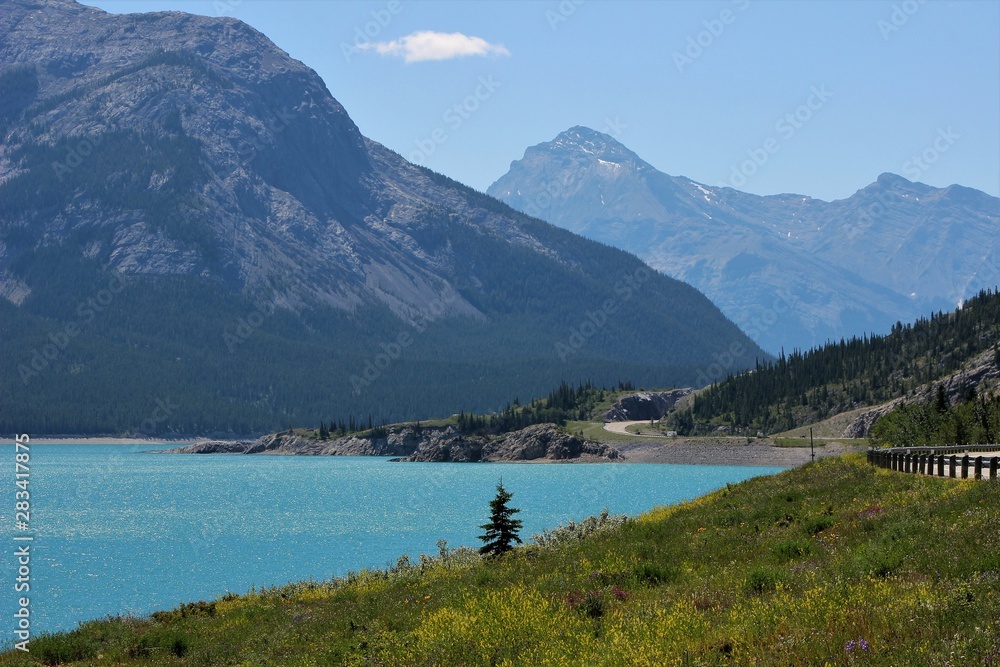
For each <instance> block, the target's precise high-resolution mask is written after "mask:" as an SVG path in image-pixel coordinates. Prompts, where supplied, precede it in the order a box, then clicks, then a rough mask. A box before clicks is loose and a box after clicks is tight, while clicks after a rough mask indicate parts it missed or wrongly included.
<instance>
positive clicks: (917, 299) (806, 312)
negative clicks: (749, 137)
mask: <svg viewBox="0 0 1000 667" xmlns="http://www.w3.org/2000/svg"><path fill="white" fill-rule="evenodd" d="M488 192H489V193H490V194H492V195H493V196H495V197H497V198H499V199H501V200H503V201H505V202H507V203H508V204H510V205H511V206H513V207H514V208H517V209H519V210H521V211H524V212H526V213H529V214H530V215H534V216H537V217H540V218H542V219H544V220H548V221H549V222H551V223H553V224H555V225H558V226H560V227H563V228H565V229H569V230H571V231H574V232H577V233H579V234H582V235H584V236H586V237H588V238H592V239H595V240H597V241H601V242H603V243H607V244H609V245H612V246H615V247H618V248H623V249H625V250H628V251H629V252H634V253H635V254H636V255H638V256H639V257H640V258H642V259H644V260H646V261H647V262H648V263H649V264H650V266H653V267H655V268H657V269H659V270H661V271H663V272H664V273H666V274H667V275H670V276H673V277H675V278H678V279H679V280H683V281H685V282H689V283H691V284H692V285H694V286H695V287H697V288H698V289H700V290H701V291H703V292H704V293H705V294H706V295H707V296H708V297H709V298H710V299H712V300H713V301H714V302H715V303H716V304H717V305H718V306H719V307H720V308H721V309H722V311H723V312H724V313H726V315H728V316H729V317H730V318H731V319H732V320H733V321H735V322H736V323H737V324H739V325H740V326H741V327H742V328H743V330H744V331H746V332H748V333H749V334H750V336H751V337H752V338H753V339H754V340H755V341H757V342H758V343H759V344H761V345H762V346H763V347H764V348H765V349H767V350H769V351H771V352H774V353H775V354H777V353H778V352H779V350H780V349H781V348H785V349H786V350H791V349H793V348H800V349H807V348H810V347H813V346H816V345H818V344H821V343H823V342H826V341H827V340H838V339H840V338H841V337H850V336H853V335H862V334H863V333H866V332H871V331H876V332H882V333H885V332H887V331H888V330H889V328H890V327H891V325H892V324H893V323H895V322H897V321H903V322H906V321H912V320H914V319H916V318H917V317H919V316H921V315H924V314H925V313H927V312H932V311H936V310H950V309H952V308H954V307H955V305H956V304H958V303H960V302H961V301H962V300H963V299H967V298H969V297H971V296H974V295H975V294H976V293H978V292H979V291H980V290H981V289H983V288H989V287H993V286H995V285H997V284H998V283H1000V199H997V198H996V197H991V196H989V195H987V194H985V193H983V192H979V191H977V190H972V189H969V188H964V187H961V186H958V185H953V186H950V187H947V188H932V187H929V186H927V185H924V184H921V183H912V182H910V181H908V180H906V179H905V178H902V177H900V176H896V175H893V174H883V175H881V176H879V178H878V180H877V181H876V182H875V183H873V184H871V185H869V186H868V187H866V188H863V189H862V190H859V191H858V192H857V193H855V194H854V195H853V196H851V197H849V198H847V199H843V200H837V201H833V202H826V201H821V200H818V199H812V198H810V197H806V196H802V195H792V194H783V195H776V196H769V197H760V196H757V195H752V194H748V193H745V192H741V191H739V190H735V189H733V188H729V187H715V186H708V185H704V184H701V183H696V182H695V181H692V180H690V179H687V178H684V177H678V176H669V175H667V174H664V173H663V172H660V171H658V170H657V169H656V168H654V167H653V166H651V165H650V164H649V163H647V162H645V161H644V160H642V159H641V158H640V157H639V156H638V155H636V154H635V153H633V152H632V151H631V150H629V149H628V148H626V147H625V146H623V145H622V144H621V143H619V142H618V141H617V140H615V139H614V138H613V137H611V136H609V135H606V134H603V133H600V132H596V131H594V130H591V129H589V128H585V127H574V128H571V129H569V130H567V131H566V132H563V133H562V134H560V135H559V136H558V137H556V138H555V139H554V140H553V141H551V142H546V143H542V144H539V145H537V146H532V147H530V148H528V149H527V150H526V151H525V153H524V157H523V158H522V159H521V160H517V161H515V162H513V163H511V167H510V170H509V171H508V172H507V173H506V174H505V175H503V176H502V177H501V178H499V179H498V180H497V181H496V182H495V183H494V184H493V185H492V186H490V188H489V190H488Z"/></svg>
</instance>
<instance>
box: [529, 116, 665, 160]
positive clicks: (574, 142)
mask: <svg viewBox="0 0 1000 667" xmlns="http://www.w3.org/2000/svg"><path fill="white" fill-rule="evenodd" d="M533 148H535V149H542V150H546V151H553V150H559V151H565V152H568V153H575V154H581V155H589V156H592V158H600V159H603V160H609V161H613V162H625V161H633V162H636V163H637V164H642V165H645V164H646V163H645V162H644V161H643V160H642V158H640V157H639V156H638V155H636V154H635V153H633V152H632V151H630V150H629V149H628V148H626V147H625V145H624V144H622V143H621V142H619V141H618V140H617V139H615V138H614V137H612V136H611V135H610V134H605V133H603V132H598V131H597V130H594V129H591V128H589V127H586V126H584V125H574V126H573V127H571V128H569V129H568V130H566V131H565V132H560V133H559V135H557V136H556V138H555V139H553V140H552V141H549V142H545V143H541V144H538V145H537V146H534V147H533ZM529 150H530V149H529Z"/></svg>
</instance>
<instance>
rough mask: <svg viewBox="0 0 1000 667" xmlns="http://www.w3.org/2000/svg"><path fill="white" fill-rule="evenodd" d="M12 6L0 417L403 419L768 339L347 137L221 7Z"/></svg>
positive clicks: (688, 365)
mask: <svg viewBox="0 0 1000 667" xmlns="http://www.w3.org/2000/svg"><path fill="white" fill-rule="evenodd" d="M0 10H2V11H0V137H2V143H0V296H2V297H3V298H0V335H2V338H3V340H4V352H5V354H4V355H3V359H2V361H0V369H2V372H3V376H4V377H5V378H9V379H10V381H8V382H5V383H3V386H2V387H0V400H2V402H3V405H4V411H3V414H2V415H0V422H2V424H3V426H2V427H3V428H7V429H8V430H11V429H17V430H28V429H31V430H33V431H35V432H46V433H59V432H132V431H140V432H143V433H189V434H208V433H220V434H221V433H253V432H264V431H271V430H276V429H279V428H284V427H285V426H286V425H287V424H288V423H295V424H297V425H298V424H303V423H304V424H309V423H312V424H315V423H317V422H318V421H319V420H320V419H326V420H331V419H337V418H344V419H346V418H347V416H348V415H353V416H355V417H358V419H359V420H360V419H362V418H363V416H365V415H368V416H369V417H371V416H374V418H375V419H376V420H378V419H379V418H385V419H387V420H389V421H401V420H405V419H412V418H422V417H426V416H427V415H429V414H448V413H449V412H451V411H458V410H459V409H466V410H479V411H484V410H489V409H495V408H497V407H499V406H501V405H502V404H503V401H505V400H507V399H508V398H509V397H510V396H519V395H520V396H532V395H539V394H540V393H542V392H543V391H546V390H547V389H548V388H549V387H551V386H554V385H555V384H557V383H558V381H559V380H562V379H567V380H570V381H575V380H577V379H586V378H591V379H593V380H594V381H595V382H604V383H614V382H616V381H618V380H621V379H630V380H634V381H636V382H642V383H644V384H649V385H669V384H673V385H682V384H691V383H694V382H696V381H697V377H699V375H698V374H699V372H702V369H704V368H705V367H707V366H708V365H709V364H712V363H718V362H717V359H723V360H724V361H725V363H726V365H727V366H731V367H732V368H734V369H736V368H745V367H747V366H749V365H752V364H753V363H754V360H755V358H757V357H761V356H763V355H764V353H763V351H762V350H761V349H760V348H758V347H757V346H756V345H755V344H754V343H753V342H752V341H750V340H749V339H748V338H747V337H746V336H745V335H744V334H743V333H742V332H740V331H739V330H738V328H737V327H736V326H735V325H734V324H733V323H732V322H730V321H729V320H728V319H727V318H726V317H725V316H723V315H722V313H721V312H719V310H718V309H717V308H716V307H715V306H714V305H712V304H711V303H710V302H709V301H708V300H707V299H706V298H705V297H704V296H703V295H702V294H700V293H698V292H697V291H696V290H694V289H693V288H691V287H690V286H688V285H686V284H683V283H681V282H678V281H676V280H674V279H671V278H668V277H665V276H663V275H661V274H659V273H657V272H655V271H652V270H650V269H649V268H648V267H647V266H646V265H645V264H643V263H642V262H641V261H639V260H638V259H636V258H635V257H634V256H632V255H629V254H627V253H624V252H621V251H618V250H614V249H611V248H607V247H605V246H602V245H600V244H597V243H593V242H591V241H587V240H584V239H581V238H579V237H577V236H575V235H573V234H570V233H568V232H566V231H564V230H561V229H558V228H556V227H553V226H551V225H549V224H547V223H544V222H541V221H539V220H536V219H533V218H530V217H528V216H526V215H523V214H521V213H518V212H516V211H514V210H512V209H510V208H508V207H507V206H506V205H504V204H502V203H500V202H498V201H497V200H495V199H493V198H491V197H488V196H485V195H483V194H481V193H478V192H476V191H474V190H471V189H469V188H466V187H464V186H462V185H460V184H459V183H456V182H454V181H451V180H450V179H447V178H445V177H443V176H440V175H438V174H435V173H433V172H431V171H429V170H426V169H423V168H420V167H417V166H414V165H412V164H410V163H408V162H406V161H405V160H404V159H402V158H401V157H400V156H399V155H397V154H395V153H393V152H392V151H390V150H388V149H386V148H385V147H383V146H381V145H380V144H378V143H377V142H375V141H372V140H370V139H367V138H365V137H363V136H362V135H361V134H360V132H359V131H358V128H357V126H356V125H355V124H354V122H353V121H352V120H351V118H350V117H349V116H348V114H347V112H346V111H345V109H344V108H343V107H342V106H341V105H340V104H339V103H338V102H337V100H336V99H335V98H334V97H333V95H332V94H331V93H330V91H329V90H328V89H327V87H326V85H325V84H324V82H323V81H322V80H321V79H320V78H319V76H318V75H317V74H316V73H315V72H313V71H312V70H311V69H309V68H308V67H307V66H305V65H304V64H302V63H300V62H298V61H295V60H293V59H292V58H290V57H289V56H288V55H287V54H286V53H285V52H283V51H281V50H280V49H279V48H277V47H276V46H275V45H274V44H273V43H271V42H270V41H269V40H268V39H267V38H266V37H265V36H264V35H262V34H261V33H259V32H257V31H256V30H254V29H252V28H250V27H249V26H247V25H245V24H243V23H241V22H239V21H237V20H234V19H230V18H207V17H200V16H193V15H190V14H184V13H179V12H161V13H150V14H130V15H112V14H108V13H105V12H103V11H100V10H98V9H94V8H90V7H87V6H84V5H81V4H79V3H76V2H73V1H71V0H0Z"/></svg>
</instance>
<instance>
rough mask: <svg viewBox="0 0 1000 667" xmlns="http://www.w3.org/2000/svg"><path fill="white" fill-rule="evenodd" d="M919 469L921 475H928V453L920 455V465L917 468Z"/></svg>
mask: <svg viewBox="0 0 1000 667" xmlns="http://www.w3.org/2000/svg"><path fill="white" fill-rule="evenodd" d="M917 471H918V472H919V473H920V474H921V475H926V474H927V455H926V454H921V455H920V465H919V467H918V468H917Z"/></svg>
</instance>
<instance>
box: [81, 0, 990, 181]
mask: <svg viewBox="0 0 1000 667" xmlns="http://www.w3.org/2000/svg"><path fill="white" fill-rule="evenodd" d="M85 4H90V5H94V6H98V7H101V8H102V9H105V10H107V11H113V12H133V11H156V10H163V9H176V10H181V11H187V12H192V13H197V14H206V15H215V16H218V15H226V16H232V17H235V18H238V19H240V20H243V21H245V22H247V23H249V24H250V25H252V26H254V27H255V28H257V29H258V30H260V31H261V32H263V33H264V34H266V35H267V36H268V37H270V38H271V40H272V41H274V42H275V43H276V44H277V45H278V46H279V47H281V48H282V49H284V50H285V51H287V52H288V53H290V54H291V55H292V56H293V57H295V58H297V59H299V60H301V61H303V62H304V63H306V64H307V65H309V66H310V67H312V68H313V69H315V70H316V71H317V72H318V73H319V74H320V76H322V77H323V79H324V80H325V81H326V84H327V86H328V87H329V89H330V91H331V92H332V93H333V95H334V97H336V98H337V99H338V100H339V101H340V102H341V103H342V104H343V105H344V106H345V108H346V109H347V111H348V113H350V115H351V117H352V118H353V119H354V122H355V123H357V125H358V126H359V127H360V128H361V131H362V132H363V133H364V134H365V135H366V136H368V137H371V138H372V139H375V140H376V141H379V142H381V143H383V144H385V145H386V146H388V147H389V148H392V149H393V150H395V151H397V152H399V153H401V154H402V155H403V156H404V157H407V158H409V159H411V160H412V161H415V162H419V163H420V164H423V165H425V166H427V167H430V168H431V169H434V170H435V171H439V172H441V173H444V174H446V175H448V176H450V177H452V178H455V179H457V180H459V181H461V182H463V183H466V184H468V185H471V186H473V187H475V188H478V189H480V190H485V189H486V188H487V187H488V186H489V184H490V183H492V182H493V181H494V180H495V179H497V178H498V177H500V176H501V175H502V174H504V173H505V172H506V171H507V169H508V168H509V165H510V162H511V161H512V160H516V159H519V158H520V157H521V156H522V155H523V153H524V149H525V148H526V147H528V146H530V145H534V144H537V143H540V142H544V141H549V140H551V139H552V138H553V137H555V136H556V135H557V134H558V133H559V132H561V131H563V130H565V129H567V128H569V127H571V126H573V125H587V126H590V127H592V128H594V129H597V130H603V131H606V132H609V133H611V134H613V135H615V136H616V137H617V138H618V139H619V140H620V141H621V142H622V143H624V144H625V145H626V146H628V147H629V148H631V149H632V150H634V151H635V152H636V153H638V154H639V155H640V156H641V157H643V158H644V159H645V160H647V161H648V162H650V163H651V164H652V165H653V166H654V167H656V168H658V169H660V170H662V171H665V172H667V173H669V174H672V175H682V176H687V177H689V178H692V179H694V180H696V181H700V182H703V183H707V184H710V185H720V184H726V185H733V186H738V187H739V188H740V189H741V190H746V191H748V192H753V193H756V194H776V193H782V192H794V193H801V194H806V195H810V196H813V197H819V198H821V199H827V200H829V199H841V198H844V197H848V196H850V195H851V194H852V193H854V192H855V191H856V190H858V189H860V188H862V187H864V186H865V185H867V184H869V183H871V182H872V181H874V180H875V178H876V177H877V176H878V175H879V174H880V173H882V172H886V171H890V172H894V173H897V174H901V175H903V176H906V177H907V178H910V179H911V180H919V181H922V182H924V183H928V184H930V185H934V186H946V185H950V184H952V183H960V184H962V185H967V186H970V187H975V188H978V189H981V190H984V191H986V192H988V193H989V194H992V195H1000V1H994V0H973V1H970V2H950V1H946V0H931V1H927V2H923V1H921V0H893V1H867V2H863V1H850V2H839V1H836V0H829V1H825V2H805V1H803V2H791V1H785V2H765V1H762V0H718V1H705V2H679V1H677V2H600V1H598V0H587V1H584V2H581V1H580V0H562V1H561V2H560V1H558V0H552V1H543V2H531V1H527V0H524V1H517V2H486V1H483V2H420V1H417V0H401V1H399V2H396V1H395V0H380V1H376V2H350V1H339V2H326V1H324V0H87V1H86V3H85ZM434 33H440V34H434ZM447 56H454V57H447ZM428 58H437V59H428ZM456 105H457V108H456Z"/></svg>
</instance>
